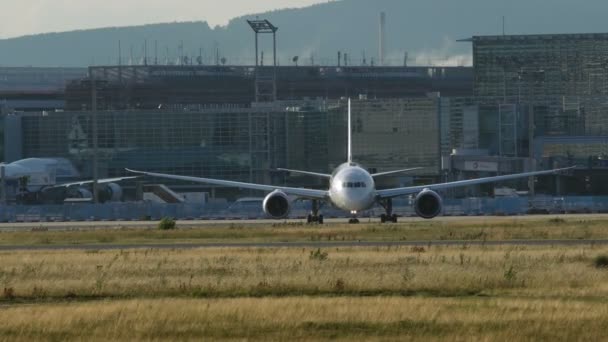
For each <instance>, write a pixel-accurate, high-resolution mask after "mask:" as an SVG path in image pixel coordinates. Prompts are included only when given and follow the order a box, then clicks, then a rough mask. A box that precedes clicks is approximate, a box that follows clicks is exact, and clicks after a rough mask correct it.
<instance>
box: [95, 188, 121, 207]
mask: <svg viewBox="0 0 608 342" xmlns="http://www.w3.org/2000/svg"><path fill="white" fill-rule="evenodd" d="M98 189H100V190H99V199H100V202H120V201H122V188H121V187H120V185H118V184H116V183H108V184H103V185H102V186H100V187H99V188H98Z"/></svg>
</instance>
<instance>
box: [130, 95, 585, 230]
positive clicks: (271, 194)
mask: <svg viewBox="0 0 608 342" xmlns="http://www.w3.org/2000/svg"><path fill="white" fill-rule="evenodd" d="M573 168H574V167H569V168H561V169H553V170H545V171H535V172H525V173H517V174H510V175H502V176H494V177H485V178H477V179H469V180H461V181H453V182H447V183H439V184H430V185H421V186H409V187H401V188H394V189H385V190H378V189H376V182H375V179H376V178H378V177H382V176H386V175H390V174H395V173H402V172H408V171H413V170H416V169H417V168H414V169H404V170H396V171H389V172H382V173H374V174H371V173H369V172H368V171H367V170H366V169H365V168H363V167H362V166H361V165H359V164H357V163H356V162H354V161H353V154H352V129H351V101H350V99H349V100H348V155H347V161H346V162H345V163H344V164H342V165H340V166H338V167H337V168H336V169H335V170H334V171H333V172H332V173H331V174H324V173H317V172H308V171H300V170H289V169H279V170H281V171H288V172H292V173H299V174H303V175H309V176H315V177H321V178H326V179H328V180H329V189H327V190H315V189H306V188H292V187H284V186H274V185H265V184H253V183H244V182H236V181H228V180H220V179H210V178H201V177H190V176H180V175H171V174H163V173H154V172H145V171H137V170H131V169H126V170H127V171H128V172H131V173H136V174H141V175H147V176H151V177H159V178H166V179H173V180H181V181H187V182H196V183H205V184H213V185H219V186H224V187H235V188H242V189H251V190H260V191H265V192H268V195H267V196H266V197H265V198H264V201H263V203H262V207H263V210H264V212H265V213H266V214H267V215H268V216H269V217H270V218H273V219H284V218H287V217H288V215H289V212H290V208H291V203H292V201H293V198H294V197H295V198H297V199H304V200H311V201H312V210H311V213H310V214H309V215H308V217H307V221H308V223H319V224H323V215H320V214H319V203H320V202H324V203H327V202H329V203H330V204H333V205H334V206H335V207H337V208H339V209H342V210H344V211H347V212H350V213H351V215H352V218H351V219H350V220H349V223H358V222H359V221H358V219H357V213H359V212H361V211H364V210H367V209H371V208H372V207H373V206H374V205H376V204H379V205H381V206H382V207H383V208H384V210H385V213H384V214H382V215H381V216H380V221H381V222H382V223H386V222H394V223H396V222H397V215H396V214H394V213H393V204H392V199H393V198H395V197H400V196H407V195H414V210H415V212H416V214H417V215H418V216H419V217H422V218H424V219H432V218H435V217H437V216H438V215H440V214H441V212H442V207H443V200H442V197H441V196H440V195H439V194H438V193H437V191H438V190H444V189H450V188H456V187H464V186H471V185H477V184H483V183H492V182H499V181H506V180H512V179H518V178H526V177H533V176H540V175H549V174H556V173H559V172H563V171H566V170H570V169H573Z"/></svg>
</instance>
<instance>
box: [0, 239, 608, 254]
mask: <svg viewBox="0 0 608 342" xmlns="http://www.w3.org/2000/svg"><path fill="white" fill-rule="evenodd" d="M429 245H430V246H446V247H449V246H585V245H590V246H591V245H602V246H603V245H608V239H598V240H504V241H446V240H433V241H395V242H389V241H386V242H371V241H341V242H312V241H311V242H261V243H257V242H251V243H249V242H245V243H195V244H185V243H169V244H103V245H95V244H92V245H84V244H83V245H35V246H0V252H2V251H4V252H8V251H45V250H51V251H53V250H85V251H87V250H126V249H165V250H170V249H176V250H186V249H205V248H357V247H359V248H362V247H415V246H429Z"/></svg>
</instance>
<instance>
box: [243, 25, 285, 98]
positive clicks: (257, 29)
mask: <svg viewBox="0 0 608 342" xmlns="http://www.w3.org/2000/svg"><path fill="white" fill-rule="evenodd" d="M247 23H248V24H249V26H250V27H251V29H252V30H253V32H254V33H255V101H256V102H262V101H276V99H277V31H278V30H279V28H278V27H276V26H274V25H273V24H272V23H271V22H270V21H268V20H258V19H256V20H247ZM260 34H272V51H273V70H272V72H273V74H272V77H269V76H268V75H263V71H264V70H261V69H263V68H262V66H261V65H260V50H259V49H260V48H259V37H258V35H260ZM269 86H271V87H272V92H270V91H269V90H268V88H269Z"/></svg>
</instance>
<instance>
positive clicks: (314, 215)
mask: <svg viewBox="0 0 608 342" xmlns="http://www.w3.org/2000/svg"><path fill="white" fill-rule="evenodd" d="M306 223H318V224H323V215H319V201H317V200H313V201H312V210H311V211H310V214H308V217H306Z"/></svg>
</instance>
